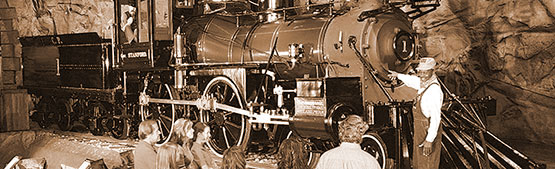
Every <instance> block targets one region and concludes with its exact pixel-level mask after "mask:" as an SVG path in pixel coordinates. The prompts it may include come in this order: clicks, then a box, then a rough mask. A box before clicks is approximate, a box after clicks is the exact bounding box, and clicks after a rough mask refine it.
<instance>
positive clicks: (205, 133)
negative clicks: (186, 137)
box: [193, 122, 211, 143]
mask: <svg viewBox="0 0 555 169" xmlns="http://www.w3.org/2000/svg"><path fill="white" fill-rule="evenodd" d="M193 129H194V130H195V132H194V134H193V140H194V141H195V142H201V143H204V142H206V141H208V139H210V136H211V135H210V127H209V126H207V125H206V124H204V123H202V122H197V123H195V125H194V126H193Z"/></svg>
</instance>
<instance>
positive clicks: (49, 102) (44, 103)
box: [34, 96, 56, 128]
mask: <svg viewBox="0 0 555 169" xmlns="http://www.w3.org/2000/svg"><path fill="white" fill-rule="evenodd" d="M54 105H55V102H54V99H53V98H52V97H50V96H43V97H42V98H41V99H40V101H39V103H38V104H37V112H36V113H35V114H34V119H35V121H37V123H39V126H40V127H41V128H47V127H48V126H50V125H51V124H52V123H53V121H55V120H54V117H53V116H54V115H55V113H56V112H52V111H54V110H55V107H54Z"/></svg>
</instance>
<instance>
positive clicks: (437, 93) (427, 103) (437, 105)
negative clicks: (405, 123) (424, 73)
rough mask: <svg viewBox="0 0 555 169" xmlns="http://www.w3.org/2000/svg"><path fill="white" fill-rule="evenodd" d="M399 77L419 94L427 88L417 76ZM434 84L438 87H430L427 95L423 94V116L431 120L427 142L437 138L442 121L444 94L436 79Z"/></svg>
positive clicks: (421, 104)
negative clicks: (421, 84)
mask: <svg viewBox="0 0 555 169" xmlns="http://www.w3.org/2000/svg"><path fill="white" fill-rule="evenodd" d="M397 77H398V78H399V80H401V81H403V83H405V84H406V85H407V86H408V87H411V88H414V89H416V90H418V94H420V93H422V92H424V90H425V89H426V86H420V78H419V77H417V76H412V75H405V74H399V75H398V76H397ZM433 83H437V84H438V85H432V86H430V88H428V90H427V91H426V93H424V94H422V96H421V97H422V98H421V102H420V108H421V110H422V114H424V116H426V117H428V118H430V127H429V128H428V135H426V141H428V142H433V141H434V139H435V138H436V135H437V130H438V128H439V123H440V121H441V105H442V104H443V92H442V91H441V87H440V86H439V83H438V81H437V79H434V80H433Z"/></svg>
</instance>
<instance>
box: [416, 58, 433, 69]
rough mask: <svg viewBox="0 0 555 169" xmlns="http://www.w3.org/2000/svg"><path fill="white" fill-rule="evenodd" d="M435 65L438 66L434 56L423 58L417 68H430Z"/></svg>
mask: <svg viewBox="0 0 555 169" xmlns="http://www.w3.org/2000/svg"><path fill="white" fill-rule="evenodd" d="M434 66H436V60H434V58H422V59H420V62H419V63H418V67H416V70H430V69H433V68H434Z"/></svg>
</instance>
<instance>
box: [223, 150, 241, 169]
mask: <svg viewBox="0 0 555 169" xmlns="http://www.w3.org/2000/svg"><path fill="white" fill-rule="evenodd" d="M246 165H247V163H246V161H245V153H244V152H243V150H242V149H241V147H239V146H237V145H234V146H231V147H230V148H229V149H227V150H225V151H224V158H223V159H222V169H244V168H245V166H246Z"/></svg>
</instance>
